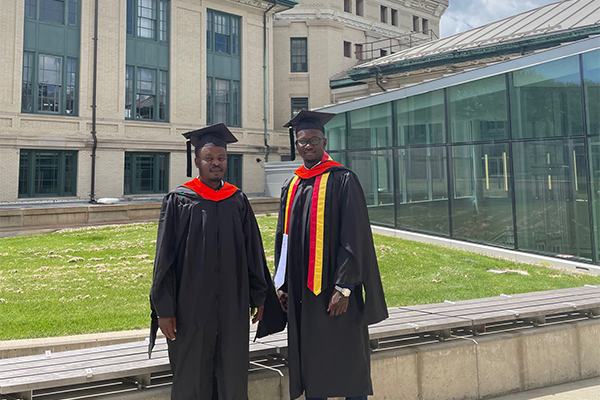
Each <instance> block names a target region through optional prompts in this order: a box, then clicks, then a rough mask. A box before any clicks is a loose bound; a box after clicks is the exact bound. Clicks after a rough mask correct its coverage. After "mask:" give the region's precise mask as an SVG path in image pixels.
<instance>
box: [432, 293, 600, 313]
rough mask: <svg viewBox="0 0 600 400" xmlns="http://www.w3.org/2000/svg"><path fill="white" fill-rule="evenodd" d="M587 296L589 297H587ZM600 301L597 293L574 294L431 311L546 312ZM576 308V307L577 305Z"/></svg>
mask: <svg viewBox="0 0 600 400" xmlns="http://www.w3.org/2000/svg"><path fill="white" fill-rule="evenodd" d="M585 297H587V298H585ZM599 301H600V297H599V296H596V295H592V296H589V295H587V296H581V295H580V296H573V297H565V298H562V299H561V300H560V301H553V300H552V301H551V300H542V299H540V300H536V301H528V302H512V303H510V304H506V305H504V306H499V305H482V306H481V307H479V308H474V307H471V308H463V307H460V306H456V307H447V308H445V309H443V310H442V309H439V310H435V311H433V310H432V311H430V312H434V313H438V314H443V315H450V316H457V317H458V316H469V315H477V314H479V315H484V314H486V313H496V312H499V311H503V310H520V309H525V308H533V307H535V308H538V309H540V311H542V310H544V312H545V313H546V314H548V313H552V312H553V310H556V311H554V312H562V311H561V310H563V309H564V308H565V305H569V304H571V305H575V304H577V307H593V306H594V305H595V304H597V303H598V302H599ZM575 308H576V307H575Z"/></svg>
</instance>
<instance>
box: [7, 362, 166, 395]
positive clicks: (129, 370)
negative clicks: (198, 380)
mask: <svg viewBox="0 0 600 400" xmlns="http://www.w3.org/2000/svg"><path fill="white" fill-rule="evenodd" d="M168 370H170V368H169V365H168V364H165V363H161V362H160V360H145V361H143V362H140V361H134V362H126V363H120V364H118V365H116V366H115V365H107V366H101V367H95V368H92V375H91V377H88V376H89V374H88V373H87V372H86V371H85V370H79V371H74V372H73V373H72V374H71V375H70V376H65V375H64V374H61V373H58V372H57V373H54V374H44V375H43V379H40V378H41V376H26V377H15V378H13V379H10V380H6V381H3V382H2V384H1V385H0V393H2V394H8V393H16V392H20V391H23V390H25V389H27V390H39V389H48V388H52V387H59V386H67V385H76V384H81V383H87V382H98V381H104V380H109V379H118V378H123V377H124V376H137V375H141V374H146V373H155V372H165V371H168ZM124 371H125V372H126V374H124V373H123V372H124Z"/></svg>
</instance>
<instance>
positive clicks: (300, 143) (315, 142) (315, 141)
mask: <svg viewBox="0 0 600 400" xmlns="http://www.w3.org/2000/svg"><path fill="white" fill-rule="evenodd" d="M321 140H323V138H320V137H312V138H310V139H298V140H296V144H297V145H298V146H302V147H304V146H306V145H307V144H309V143H310V144H312V145H313V146H316V145H318V144H319V143H321Z"/></svg>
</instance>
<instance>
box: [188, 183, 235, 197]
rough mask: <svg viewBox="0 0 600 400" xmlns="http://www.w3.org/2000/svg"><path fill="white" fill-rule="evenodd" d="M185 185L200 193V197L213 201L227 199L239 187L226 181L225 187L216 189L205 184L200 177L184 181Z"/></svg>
mask: <svg viewBox="0 0 600 400" xmlns="http://www.w3.org/2000/svg"><path fill="white" fill-rule="evenodd" d="M183 186H185V187H187V188H188V189H192V190H193V191H194V192H196V193H198V195H199V196H200V197H202V198H203V199H206V200H212V201H221V200H225V199H227V198H229V197H231V196H233V195H234V194H235V192H237V190H238V188H237V187H236V186H234V185H232V184H230V183H227V182H225V183H224V184H223V187H221V189H219V190H215V189H213V188H211V187H210V186H207V185H205V184H204V183H202V182H201V181H200V179H198V178H194V179H193V180H191V181H189V182H187V183H184V184H183Z"/></svg>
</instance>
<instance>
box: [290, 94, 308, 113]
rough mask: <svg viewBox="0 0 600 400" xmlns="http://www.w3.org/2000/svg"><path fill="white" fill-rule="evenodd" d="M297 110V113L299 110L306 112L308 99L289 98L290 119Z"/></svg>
mask: <svg viewBox="0 0 600 400" xmlns="http://www.w3.org/2000/svg"><path fill="white" fill-rule="evenodd" d="M295 109H298V112H300V111H301V110H308V97H292V98H290V115H291V117H290V118H294V117H295V116H296V114H297V113H296V114H294V110H295Z"/></svg>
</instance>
